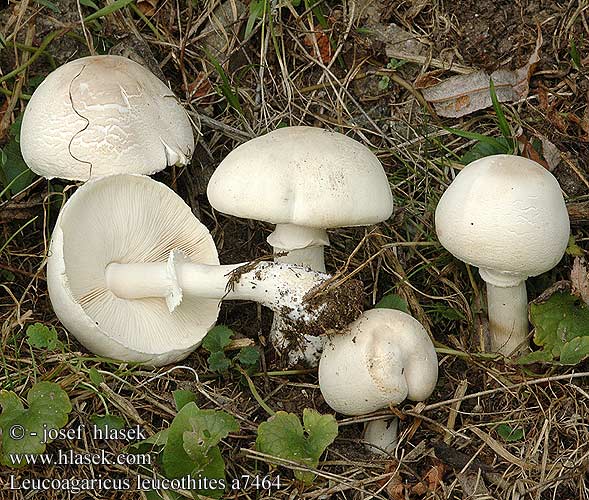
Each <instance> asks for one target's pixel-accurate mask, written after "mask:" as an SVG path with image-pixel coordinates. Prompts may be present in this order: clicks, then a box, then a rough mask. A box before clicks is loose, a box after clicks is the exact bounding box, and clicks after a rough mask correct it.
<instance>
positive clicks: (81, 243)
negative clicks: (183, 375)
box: [47, 174, 354, 365]
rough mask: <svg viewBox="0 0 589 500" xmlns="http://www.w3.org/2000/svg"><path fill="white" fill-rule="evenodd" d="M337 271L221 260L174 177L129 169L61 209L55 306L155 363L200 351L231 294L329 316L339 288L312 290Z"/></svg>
mask: <svg viewBox="0 0 589 500" xmlns="http://www.w3.org/2000/svg"><path fill="white" fill-rule="evenodd" d="M328 278H329V276H328V275H326V274H323V273H318V272H314V271H311V270H308V269H304V268H301V267H300V266H293V265H289V264H278V263H272V262H261V263H258V264H255V263H254V264H251V265H244V264H234V265H225V266H220V265H219V260H218V257H217V251H216V248H215V245H214V243H213V240H212V238H211V236H210V234H209V232H208V231H207V229H206V228H205V227H204V226H203V225H202V224H201V223H200V222H199V221H198V219H196V217H194V215H193V214H192V211H191V209H190V207H188V205H186V204H185V203H184V202H183V201H182V199H181V198H180V197H179V196H178V195H177V194H176V193H174V192H173V191H172V190H171V189H169V188H168V187H166V186H165V185H163V184H161V183H159V182H156V181H154V180H152V179H150V178H149V177H144V176H141V175H130V174H119V175H112V176H106V177H101V178H97V179H93V180H91V181H89V182H87V183H86V184H84V185H83V186H82V187H81V188H79V189H78V190H77V191H76V193H75V194H74V195H73V196H72V197H71V198H70V199H69V200H68V201H67V203H66V204H65V205H64V207H63V209H62V211H61V212H60V215H59V217H58V220H57V223H56V226H55V229H54V232H53V236H52V239H51V247H50V255H49V258H48V264H47V281H48V288H49V295H50V298H51V302H52V304H53V307H54V310H55V313H56V314H57V316H58V317H59V319H60V320H61V321H62V323H63V324H64V325H65V326H66V327H67V328H68V329H69V330H70V331H71V332H72V333H73V334H74V335H75V336H76V337H77V338H78V340H80V342H81V343H82V344H84V345H85V346H86V347H87V348H88V349H90V350H91V351H93V352H95V353H97V354H100V355H103V356H108V357H111V358H115V359H120V360H124V361H137V362H143V363H148V364H152V365H163V364H166V363H170V362H173V361H177V360H180V359H182V358H184V357H186V356H187V355H188V353H190V352H191V351H192V350H194V349H195V348H196V347H197V346H198V345H199V344H200V341H201V340H202V338H203V337H204V336H205V334H206V333H207V331H208V330H209V329H210V328H211V327H212V326H213V325H214V323H215V321H216V319H217V315H218V312H219V304H220V301H221V300H222V299H238V300H254V301H258V302H260V303H262V304H263V305H266V306H267V307H270V308H271V309H273V310H275V311H280V312H281V313H282V314H284V315H285V317H286V318H287V319H288V321H289V322H290V324H291V325H292V328H293V329H295V330H296V329H299V328H302V327H304V326H305V325H309V324H310V325H312V326H313V327H317V325H322V324H323V322H325V321H326V318H325V317H324V314H325V313H324V310H326V309H329V307H328V306H331V307H335V308H336V309H337V308H338V307H339V305H338V304H339V299H340V297H339V295H338V294H334V295H330V294H329V293H328V294H327V295H326V296H325V302H316V301H313V300H307V299H306V297H307V294H308V292H309V291H311V290H313V289H314V288H315V287H317V286H319V285H321V284H323V283H324V282H325V281H326V280H327V279H328ZM339 292H341V290H340V291H338V293H339ZM340 309H341V311H340V313H341V316H342V318H344V319H343V320H344V321H345V317H346V314H347V311H346V310H345V309H344V308H343V307H340ZM346 309H347V308H346ZM353 319H354V318H350V317H348V320H350V321H351V320H353Z"/></svg>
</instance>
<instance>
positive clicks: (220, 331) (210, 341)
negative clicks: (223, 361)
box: [202, 325, 233, 353]
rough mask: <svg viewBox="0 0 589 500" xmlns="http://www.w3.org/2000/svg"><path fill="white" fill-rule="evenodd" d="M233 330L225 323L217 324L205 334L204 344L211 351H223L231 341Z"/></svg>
mask: <svg viewBox="0 0 589 500" xmlns="http://www.w3.org/2000/svg"><path fill="white" fill-rule="evenodd" d="M231 337H233V330H231V328H229V327H228V326H225V325H217V326H215V327H214V328H212V329H211V330H209V332H208V333H207V334H206V335H205V338H204V339H203V341H202V346H203V347H204V348H205V349H206V350H207V351H209V352H210V353H213V352H218V351H223V349H225V347H227V346H228V345H229V344H230V343H231Z"/></svg>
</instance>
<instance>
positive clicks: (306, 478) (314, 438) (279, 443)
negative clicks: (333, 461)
mask: <svg viewBox="0 0 589 500" xmlns="http://www.w3.org/2000/svg"><path fill="white" fill-rule="evenodd" d="M337 434H338V428H337V422H336V420H335V418H334V417H333V415H321V414H319V413H318V412H317V411H316V410H312V409H310V408H305V409H304V410H303V424H302V425H301V421H300V420H299V418H298V417H297V416H296V415H295V414H294V413H286V412H284V411H279V412H277V413H276V414H275V415H273V416H272V417H270V418H269V419H268V421H266V422H263V423H261V424H260V425H259V427H258V437H257V439H256V448H257V449H258V450H259V451H261V452H263V453H268V454H269V455H273V456H275V457H279V458H284V459H287V460H292V461H295V462H299V463H301V464H303V465H307V466H309V467H317V465H318V464H319V458H320V457H321V455H322V454H323V452H324V451H325V450H326V449H327V447H328V446H329V445H330V444H331V443H333V441H334V440H335V438H336V436H337ZM295 477H296V478H297V479H299V480H301V481H303V482H305V483H311V482H312V481H313V479H314V477H315V476H314V474H313V473H310V472H303V471H295Z"/></svg>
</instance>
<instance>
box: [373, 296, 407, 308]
mask: <svg viewBox="0 0 589 500" xmlns="http://www.w3.org/2000/svg"><path fill="white" fill-rule="evenodd" d="M374 307H375V308H377V309H397V310H399V311H403V312H406V313H409V308H408V307H407V302H406V301H405V299H404V298H403V297H401V296H400V295H397V294H396V293H389V294H388V295H385V296H384V297H383V298H382V299H380V300H379V301H378V302H377V304H376V305H375V306H374Z"/></svg>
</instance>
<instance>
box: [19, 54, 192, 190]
mask: <svg viewBox="0 0 589 500" xmlns="http://www.w3.org/2000/svg"><path fill="white" fill-rule="evenodd" d="M20 144H21V149H22V154H23V158H24V160H25V162H26V163H27V165H28V166H29V168H30V169H31V170H32V171H33V172H35V173H37V174H39V175H42V176H43V177H47V178H49V179H51V178H53V177H59V178H62V179H70V180H82V181H86V180H88V179H89V178H90V177H97V176H102V175H108V174H114V173H139V174H152V173H155V172H158V171H160V170H163V169H164V168H166V166H168V165H184V164H186V163H188V161H189V160H190V157H191V155H192V151H193V150H194V136H193V133H192V127H191V125H190V121H189V119H188V116H187V114H186V112H185V111H184V109H183V108H182V106H181V105H180V104H179V103H178V101H177V99H176V97H175V96H174V94H173V92H172V91H171V90H170V89H169V87H168V86H167V85H165V84H164V83H163V82H162V81H160V80H159V79H158V78H157V77H156V76H155V75H153V74H152V73H151V72H150V71H149V70H147V69H145V68H144V67H143V66H141V65H139V64H137V63H136V62H134V61H131V60H130V59H127V58H125V57H120V56H111V55H105V56H91V57H83V58H81V59H76V60H74V61H71V62H69V63H67V64H64V65H63V66H60V67H59V68H57V69H56V70H55V71H53V72H52V73H51V74H50V75H49V76H48V77H47V78H46V79H45V80H44V81H43V82H42V83H41V85H39V87H38V88H37V89H36V90H35V92H34V93H33V96H32V97H31V100H30V101H29V104H28V105H27V107H26V109H25V113H24V116H23V121H22V127H21V134H20Z"/></svg>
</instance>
